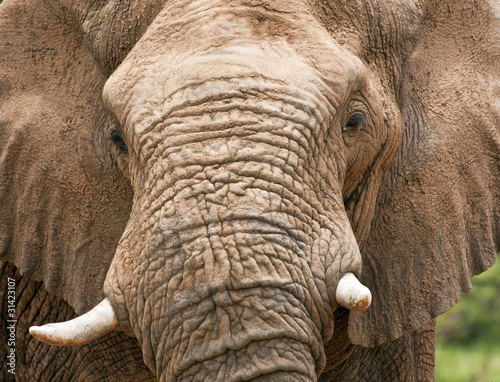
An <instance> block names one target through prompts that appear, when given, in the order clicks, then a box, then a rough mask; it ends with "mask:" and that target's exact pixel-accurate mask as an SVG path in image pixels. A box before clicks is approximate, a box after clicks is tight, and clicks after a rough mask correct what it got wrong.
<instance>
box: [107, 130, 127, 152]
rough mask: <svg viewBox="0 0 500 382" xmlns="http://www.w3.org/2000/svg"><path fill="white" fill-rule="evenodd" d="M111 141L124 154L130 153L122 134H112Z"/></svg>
mask: <svg viewBox="0 0 500 382" xmlns="http://www.w3.org/2000/svg"><path fill="white" fill-rule="evenodd" d="M110 139H111V142H113V143H114V144H115V145H116V146H117V147H118V149H119V150H120V151H121V152H122V153H124V154H127V153H128V147H127V144H126V143H125V141H124V140H123V138H122V137H121V135H120V134H118V133H117V132H113V133H111V136H110Z"/></svg>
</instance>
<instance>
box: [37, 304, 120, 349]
mask: <svg viewBox="0 0 500 382" xmlns="http://www.w3.org/2000/svg"><path fill="white" fill-rule="evenodd" d="M117 327H118V320H117V318H116V315H115V312H114V310H113V307H112V306H111V303H110V302H109V300H108V299H107V298H105V299H104V300H102V301H101V302H100V303H99V304H98V305H96V306H95V307H94V309H92V310H91V311H89V312H87V313H85V314H84V315H82V316H80V317H77V318H74V319H73V320H70V321H66V322H59V323H57V324H47V325H43V326H32V327H31V328H30V334H31V335H32V336H33V337H35V338H36V339H38V340H40V341H42V342H45V343H46V344H49V345H57V346H74V345H81V344H86V343H87V342H90V341H93V340H95V339H97V338H99V337H102V336H104V335H105V334H108V333H109V332H111V331H113V330H114V329H116V328H117Z"/></svg>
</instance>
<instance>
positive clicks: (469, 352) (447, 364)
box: [436, 261, 500, 382]
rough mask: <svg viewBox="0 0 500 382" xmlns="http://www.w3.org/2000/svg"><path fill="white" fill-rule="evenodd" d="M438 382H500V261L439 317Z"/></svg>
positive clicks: (478, 278) (477, 278) (437, 340)
mask: <svg viewBox="0 0 500 382" xmlns="http://www.w3.org/2000/svg"><path fill="white" fill-rule="evenodd" d="M436 382H500V261H497V263H496V264H495V266H493V267H492V268H490V269H489V270H488V271H486V272H484V273H483V274H481V275H479V276H476V277H474V278H473V279H472V289H471V291H470V292H469V293H468V294H466V295H465V296H463V297H462V299H461V300H460V302H459V303H458V304H457V305H456V306H454V307H453V308H452V309H450V310H449V311H448V312H446V313H445V314H444V315H442V316H440V317H439V318H438V320H437V332H436Z"/></svg>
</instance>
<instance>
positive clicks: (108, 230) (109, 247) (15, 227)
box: [0, 0, 132, 313]
mask: <svg viewBox="0 0 500 382" xmlns="http://www.w3.org/2000/svg"><path fill="white" fill-rule="evenodd" d="M50 5H51V2H38V1H34V2H31V3H30V2H27V1H22V0H20V1H7V2H5V3H3V4H2V5H1V6H0V14H1V17H0V35H1V36H2V38H1V39H0V260H1V261H4V262H5V261H8V262H11V263H13V264H14V265H15V266H16V267H17V268H18V269H19V270H20V272H21V273H22V274H23V275H25V276H28V277H29V278H32V279H34V280H38V281H43V282H44V283H45V287H46V289H47V290H48V291H49V292H51V293H53V294H55V295H57V296H60V297H63V298H64V299H66V300H67V301H68V302H69V303H70V304H71V305H72V306H73V308H75V310H76V311H77V313H82V312H83V311H85V310H88V309H89V308H90V307H92V306H93V305H95V304H96V303H97V302H99V301H100V300H101V299H102V298H103V292H102V285H103V282H104V278H105V276H106V272H107V269H108V267H109V264H110V262H111V260H112V258H113V255H114V252H115V248H116V246H117V242H118V240H119V238H120V236H121V234H122V232H123V229H124V226H125V223H126V221H127V219H128V215H129V213H130V209H131V200H132V192H131V189H130V187H129V185H128V183H127V181H125V180H124V179H123V177H122V176H121V174H120V172H119V169H118V167H117V165H116V164H115V163H113V161H112V159H111V156H110V155H109V153H108V151H109V142H107V138H106V136H105V128H106V126H107V116H106V112H105V110H104V107H103V103H102V100H101V90H102V87H103V84H104V82H105V80H106V77H105V75H104V74H103V70H102V69H101V67H100V66H99V65H98V64H97V62H96V61H95V59H94V57H93V55H92V53H91V52H90V51H89V48H88V45H87V44H86V43H85V41H84V40H83V37H82V35H81V32H80V29H79V28H78V27H77V26H75V25H71V23H70V22H69V21H68V20H67V19H66V18H65V17H66V16H65V15H64V14H62V12H61V14H58V13H57V12H58V11H57V10H55V9H54V8H52V7H51V6H50ZM52 5H53V4H52Z"/></svg>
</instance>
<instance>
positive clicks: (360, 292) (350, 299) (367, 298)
mask: <svg viewBox="0 0 500 382" xmlns="http://www.w3.org/2000/svg"><path fill="white" fill-rule="evenodd" d="M335 298H336V300H337V302H338V303H339V305H342V306H343V307H344V308H347V309H349V310H356V311H361V310H365V309H366V308H368V307H369V306H370V304H371V302H372V294H371V292H370V290H369V289H368V288H367V287H365V286H364V285H363V284H361V283H360V282H359V280H358V279H357V278H356V276H354V274H352V273H350V272H349V273H346V274H345V275H344V276H342V278H341V279H340V281H339V283H338V285H337V291H336V293H335Z"/></svg>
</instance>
